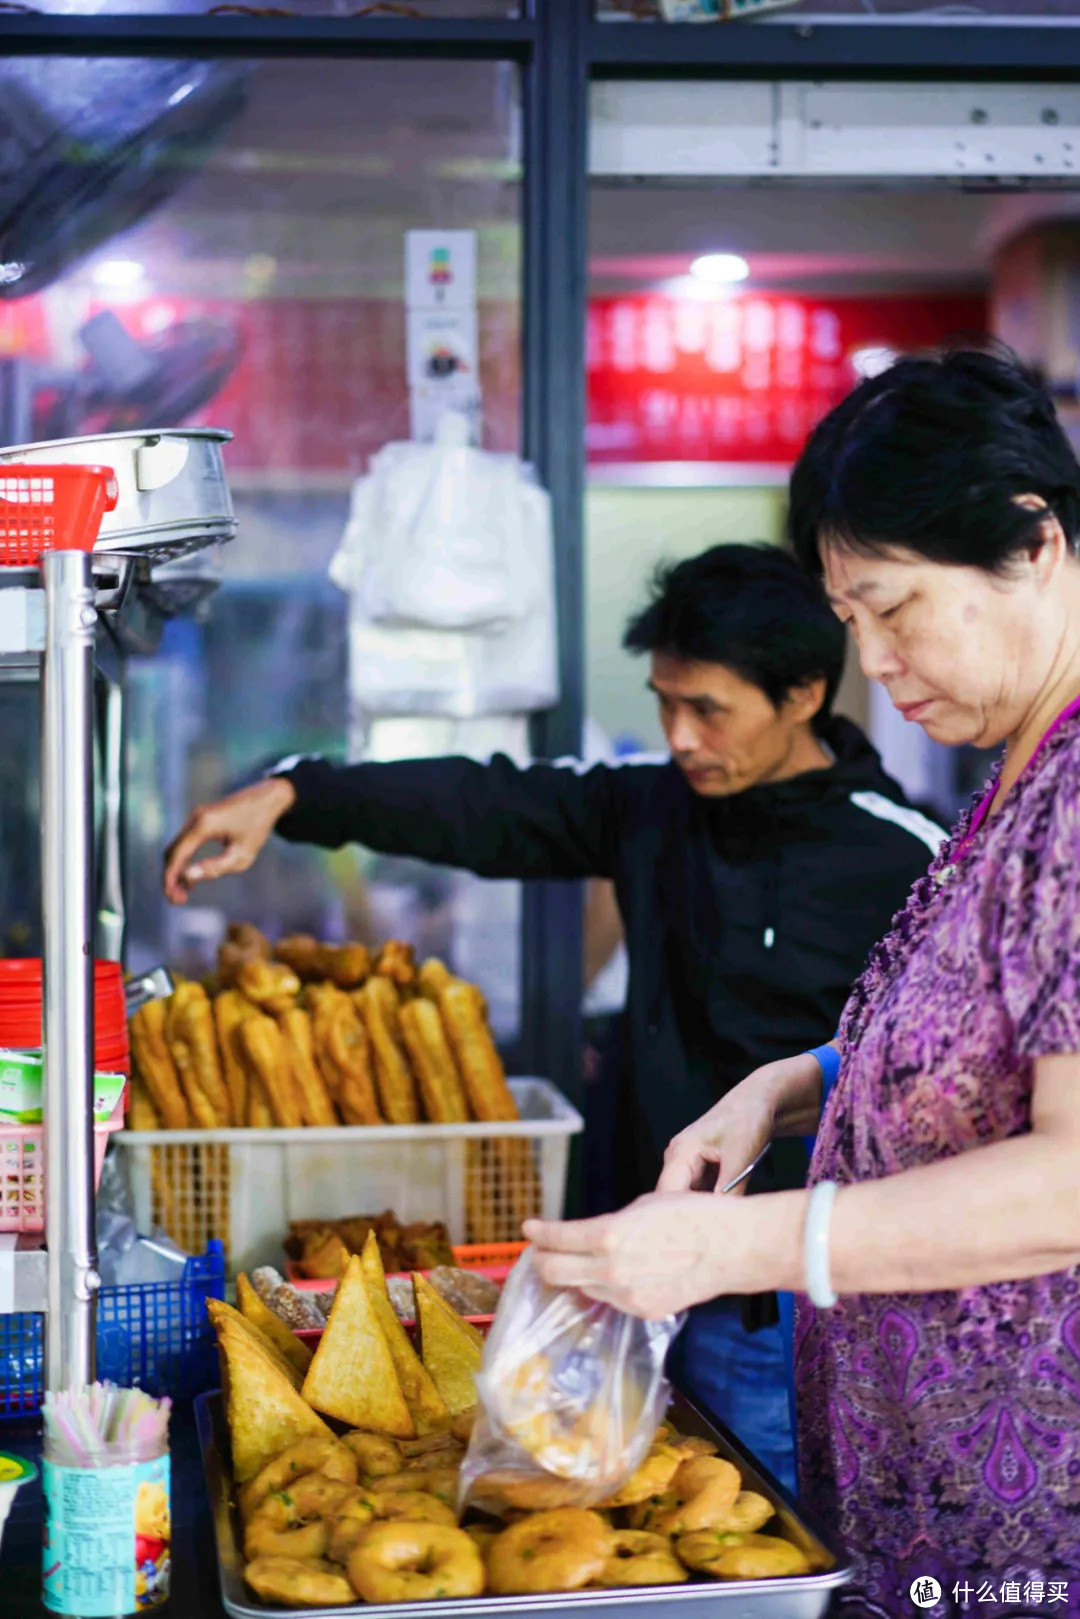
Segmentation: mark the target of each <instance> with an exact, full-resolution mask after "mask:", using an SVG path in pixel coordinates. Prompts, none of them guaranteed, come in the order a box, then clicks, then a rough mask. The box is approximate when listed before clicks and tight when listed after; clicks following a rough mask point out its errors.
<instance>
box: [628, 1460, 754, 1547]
mask: <svg viewBox="0 0 1080 1619" xmlns="http://www.w3.org/2000/svg"><path fill="white" fill-rule="evenodd" d="M741 1488H742V1480H741V1479H740V1477H739V1470H738V1468H737V1467H734V1466H732V1464H731V1462H725V1461H723V1460H721V1458H720V1457H718V1456H692V1457H691V1458H690V1460H689V1461H686V1462H683V1464H682V1466H681V1467H680V1468H679V1471H678V1472H677V1473H676V1474H675V1477H674V1478H673V1479H672V1481H671V1484H670V1486H669V1488H668V1489H667V1490H665V1491H664V1493H663V1494H662V1495H659V1496H654V1497H653V1498H652V1499H651V1500H649V1501H643V1502H641V1504H640V1505H638V1506H636V1507H631V1508H630V1527H631V1529H652V1530H654V1531H655V1532H656V1533H658V1534H661V1535H687V1534H691V1533H693V1532H694V1531H695V1530H697V1529H712V1528H713V1527H714V1526H715V1525H716V1524H718V1523H720V1522H722V1521H723V1519H724V1517H725V1516H726V1515H727V1513H728V1512H730V1510H731V1508H732V1507H733V1506H734V1505H735V1501H736V1499H737V1497H738V1495H739V1492H740V1490H741Z"/></svg>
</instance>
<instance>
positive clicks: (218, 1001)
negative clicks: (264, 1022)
mask: <svg viewBox="0 0 1080 1619" xmlns="http://www.w3.org/2000/svg"><path fill="white" fill-rule="evenodd" d="M251 1011H252V1006H251V1002H250V1001H249V1000H248V999H247V997H246V996H244V995H241V993H240V991H239V990H238V989H226V990H222V992H221V994H220V995H218V996H217V997H216V998H215V1000H214V1027H215V1028H216V1030H217V1039H218V1051H219V1052H220V1054H221V1068H222V1072H223V1074H224V1076H225V1086H226V1089H227V1090H228V1092H229V1101H230V1103H231V1105H232V1116H233V1120H234V1122H235V1123H236V1124H244V1123H246V1121H247V1116H248V1078H247V1070H246V1069H245V1067H244V1065H243V1063H242V1062H241V1060H240V1054H239V1052H238V1051H237V1048H236V1040H235V1038H234V1037H235V1034H236V1031H237V1029H238V1028H239V1026H240V1024H241V1023H242V1022H243V1021H244V1019H245V1018H246V1017H249V1016H250V1015H251Z"/></svg>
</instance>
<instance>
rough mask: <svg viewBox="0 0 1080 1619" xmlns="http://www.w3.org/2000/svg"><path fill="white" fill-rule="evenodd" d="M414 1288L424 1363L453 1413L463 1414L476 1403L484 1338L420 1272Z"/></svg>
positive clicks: (453, 1415)
mask: <svg viewBox="0 0 1080 1619" xmlns="http://www.w3.org/2000/svg"><path fill="white" fill-rule="evenodd" d="M413 1289H414V1291H415V1293H416V1316H417V1321H418V1322H419V1326H420V1346H421V1354H422V1357H423V1361H424V1365H425V1366H426V1367H427V1369H428V1371H429V1372H430V1374H431V1380H432V1382H433V1383H434V1384H435V1387H436V1388H437V1389H438V1391H439V1394H440V1396H441V1397H442V1400H443V1402H444V1403H445V1405H446V1407H447V1409H448V1410H449V1412H450V1415H451V1416H452V1417H456V1416H460V1414H461V1413H462V1412H463V1411H467V1410H469V1409H470V1408H471V1407H473V1406H475V1404H476V1374H477V1372H478V1371H479V1370H480V1362H481V1360H482V1358H483V1338H482V1337H481V1336H480V1334H479V1333H478V1332H477V1330H476V1328H475V1327H472V1326H470V1325H469V1323H468V1322H467V1321H463V1320H462V1319H461V1317H460V1316H459V1315H458V1314H457V1313H456V1312H455V1311H454V1310H452V1309H451V1308H450V1306H449V1305H448V1304H447V1303H446V1301H445V1300H444V1299H441V1298H440V1297H439V1295H438V1293H436V1292H435V1290H434V1288H433V1287H430V1286H429V1285H428V1283H427V1281H426V1279H425V1278H424V1277H423V1276H421V1275H419V1274H418V1273H416V1274H414V1275H413Z"/></svg>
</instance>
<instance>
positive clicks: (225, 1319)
mask: <svg viewBox="0 0 1080 1619" xmlns="http://www.w3.org/2000/svg"><path fill="white" fill-rule="evenodd" d="M206 1313H207V1315H208V1316H209V1317H210V1320H211V1322H212V1323H213V1326H214V1330H215V1332H217V1333H218V1334H219V1335H220V1333H221V1332H222V1331H223V1330H224V1329H226V1328H228V1329H229V1330H230V1331H235V1332H240V1333H242V1334H243V1335H244V1336H245V1337H246V1338H247V1339H248V1340H249V1341H250V1342H251V1343H252V1344H253V1345H254V1346H255V1348H256V1349H257V1350H258V1351H259V1353H260V1354H261V1355H262V1356H263V1357H264V1358H265V1359H266V1360H268V1361H269V1362H270V1364H271V1365H272V1366H273V1367H274V1368H275V1369H276V1370H277V1371H279V1372H280V1373H281V1375H282V1377H284V1378H286V1379H287V1380H288V1381H289V1382H290V1383H291V1384H292V1386H293V1388H295V1389H299V1387H300V1385H301V1383H302V1382H303V1381H304V1379H303V1374H302V1373H301V1372H300V1370H299V1369H298V1368H297V1367H296V1366H294V1365H293V1363H292V1361H289V1360H286V1359H285V1356H284V1355H283V1354H282V1353H281V1350H280V1349H279V1348H278V1346H277V1344H275V1343H272V1342H271V1340H270V1339H269V1338H266V1337H264V1336H263V1334H262V1333H261V1332H260V1331H259V1329H258V1328H257V1327H254V1326H252V1324H251V1322H250V1321H248V1320H247V1318H246V1317H245V1316H243V1315H241V1313H240V1311H239V1310H234V1309H233V1307H232V1305H231V1304H226V1302H225V1300H224V1299H207V1301H206Z"/></svg>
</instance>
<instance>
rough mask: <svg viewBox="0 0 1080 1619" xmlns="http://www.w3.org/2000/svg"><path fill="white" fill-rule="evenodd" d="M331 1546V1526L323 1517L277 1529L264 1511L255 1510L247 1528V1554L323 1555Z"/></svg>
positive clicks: (245, 1531)
mask: <svg viewBox="0 0 1080 1619" xmlns="http://www.w3.org/2000/svg"><path fill="white" fill-rule="evenodd" d="M329 1545H330V1526H329V1524H327V1523H324V1522H323V1521H322V1519H321V1518H313V1519H312V1521H311V1522H310V1523H298V1524H294V1525H293V1526H292V1527H291V1528H288V1529H275V1528H274V1527H273V1525H272V1524H270V1523H269V1522H268V1520H267V1519H265V1518H264V1517H263V1516H262V1514H261V1513H256V1514H255V1516H254V1517H253V1518H252V1520H251V1522H250V1523H249V1524H248V1526H247V1528H246V1529H245V1530H244V1556H245V1557H246V1558H248V1559H249V1560H250V1559H251V1558H253V1557H324V1556H325V1555H326V1552H327V1548H328V1547H329Z"/></svg>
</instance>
